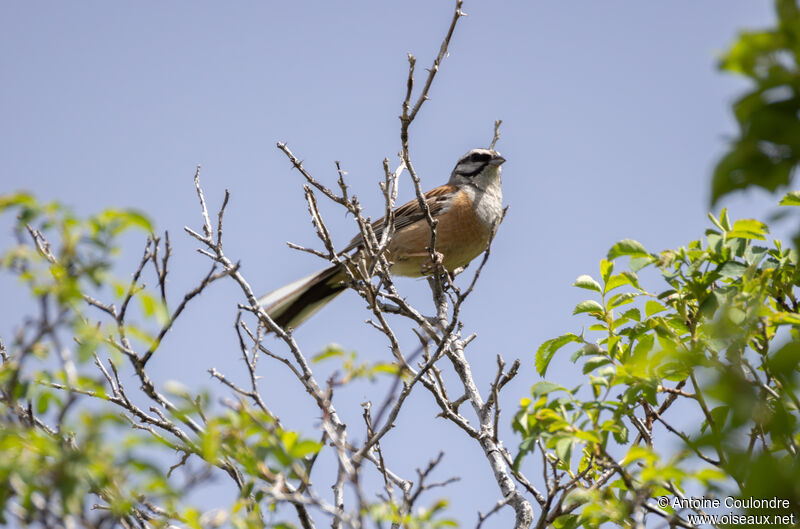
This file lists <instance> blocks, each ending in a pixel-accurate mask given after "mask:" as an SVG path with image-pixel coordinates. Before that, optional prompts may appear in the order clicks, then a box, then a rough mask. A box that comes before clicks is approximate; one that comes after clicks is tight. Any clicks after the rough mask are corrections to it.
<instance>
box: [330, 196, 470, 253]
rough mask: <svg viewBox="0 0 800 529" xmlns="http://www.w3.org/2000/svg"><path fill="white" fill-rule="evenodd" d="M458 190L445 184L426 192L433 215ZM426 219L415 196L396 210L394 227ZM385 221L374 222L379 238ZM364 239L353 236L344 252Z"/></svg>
mask: <svg viewBox="0 0 800 529" xmlns="http://www.w3.org/2000/svg"><path fill="white" fill-rule="evenodd" d="M457 191H458V188H457V187H456V186H454V185H450V184H445V185H443V186H439V187H436V188H433V189H431V190H430V191H428V192H427V193H425V203H426V204H428V209H429V210H430V212H431V216H432V217H434V218H435V217H436V216H437V215H438V214H440V213H441V212H442V211H443V210H445V209H446V208H447V206H448V205H449V204H450V201H451V200H452V198H453V197H454V196H455V195H456V193H457ZM424 219H425V212H424V211H422V208H420V207H419V200H417V199H416V198H415V199H414V200H411V201H409V202H407V203H405V204H403V205H402V206H400V207H399V208H397V209H395V210H394V229H395V230H396V231H400V230H402V229H403V228H405V227H407V226H410V225H412V224H414V223H415V222H418V221H420V220H424ZM385 222H386V218H385V217H384V218H381V219H378V220H376V221H375V222H373V223H372V229H373V231H374V232H375V236H376V237H377V238H378V239H380V238H381V236H382V235H383V226H384V223H385ZM362 241H363V239H362V237H361V234H358V235H356V236H355V237H353V240H351V241H350V244H348V245H347V247H346V248H345V249H344V250H342V252H343V253H345V252H349V251H350V250H353V249H354V248H357V247H359V246H361V243H362Z"/></svg>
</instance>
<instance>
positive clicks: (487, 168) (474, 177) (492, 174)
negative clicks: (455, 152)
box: [450, 149, 506, 189]
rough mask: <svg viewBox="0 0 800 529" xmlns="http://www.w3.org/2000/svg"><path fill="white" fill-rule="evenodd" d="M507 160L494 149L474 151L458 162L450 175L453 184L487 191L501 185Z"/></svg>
mask: <svg viewBox="0 0 800 529" xmlns="http://www.w3.org/2000/svg"><path fill="white" fill-rule="evenodd" d="M505 161H506V159H505V158H503V157H502V156H500V153H499V152H497V151H495V150H492V149H472V150H471V151H469V152H468V153H466V154H465V155H464V156H462V157H461V159H459V160H458V163H457V164H456V166H455V168H454V169H453V173H452V174H451V175H450V183H451V184H472V185H474V186H477V187H478V188H480V189H486V188H487V187H488V186H490V185H492V184H496V183H499V181H500V172H501V167H500V166H501V165H503V162H505Z"/></svg>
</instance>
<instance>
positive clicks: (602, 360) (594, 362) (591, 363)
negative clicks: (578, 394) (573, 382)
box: [583, 356, 611, 375]
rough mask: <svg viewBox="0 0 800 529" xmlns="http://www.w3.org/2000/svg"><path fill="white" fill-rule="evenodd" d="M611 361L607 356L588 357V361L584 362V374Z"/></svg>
mask: <svg viewBox="0 0 800 529" xmlns="http://www.w3.org/2000/svg"><path fill="white" fill-rule="evenodd" d="M610 363H611V360H609V359H608V358H606V357H605V356H592V357H590V358H589V359H587V360H586V362H585V363H584V364H583V374H584V375H585V374H586V373H589V372H591V371H594V370H595V369H597V368H598V367H600V366H604V365H606V364H610Z"/></svg>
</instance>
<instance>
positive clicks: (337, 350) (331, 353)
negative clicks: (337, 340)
mask: <svg viewBox="0 0 800 529" xmlns="http://www.w3.org/2000/svg"><path fill="white" fill-rule="evenodd" d="M340 356H344V349H342V347H341V346H340V345H337V344H328V345H326V346H325V349H323V350H322V351H321V352H319V353H317V354H315V355H314V356H312V357H311V361H312V362H315V363H316V362H322V361H323V360H327V359H328V358H336V357H340Z"/></svg>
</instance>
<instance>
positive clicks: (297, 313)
mask: <svg viewBox="0 0 800 529" xmlns="http://www.w3.org/2000/svg"><path fill="white" fill-rule="evenodd" d="M346 278H347V274H346V273H345V271H344V268H343V267H342V266H341V265H334V266H331V267H330V268H326V269H325V270H322V271H320V272H317V273H315V274H312V275H310V276H308V277H304V278H303V279H298V280H297V281H295V282H293V283H289V284H288V285H285V286H282V287H281V288H279V289H277V290H274V291H272V292H270V293H269V294H267V295H266V296H263V297H262V298H260V299H259V300H258V302H259V304H260V305H261V306H262V307H264V310H266V311H267V314H269V317H270V318H272V319H273V321H275V323H277V324H278V325H280V326H281V327H283V328H284V329H286V328H289V327H291V328H293V329H296V328H297V327H298V326H299V325H300V324H301V323H303V322H304V321H306V320H307V319H308V318H310V317H311V316H312V315H313V314H314V313H315V312H317V311H318V310H319V309H321V308H322V307H324V306H325V305H327V304H328V303H329V302H330V301H331V300H333V298H335V297H336V296H338V295H339V294H341V293H342V292H343V291H344V290H345V289H346V288H347V285H346V284H345V283H344V281H345V279H346Z"/></svg>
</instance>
